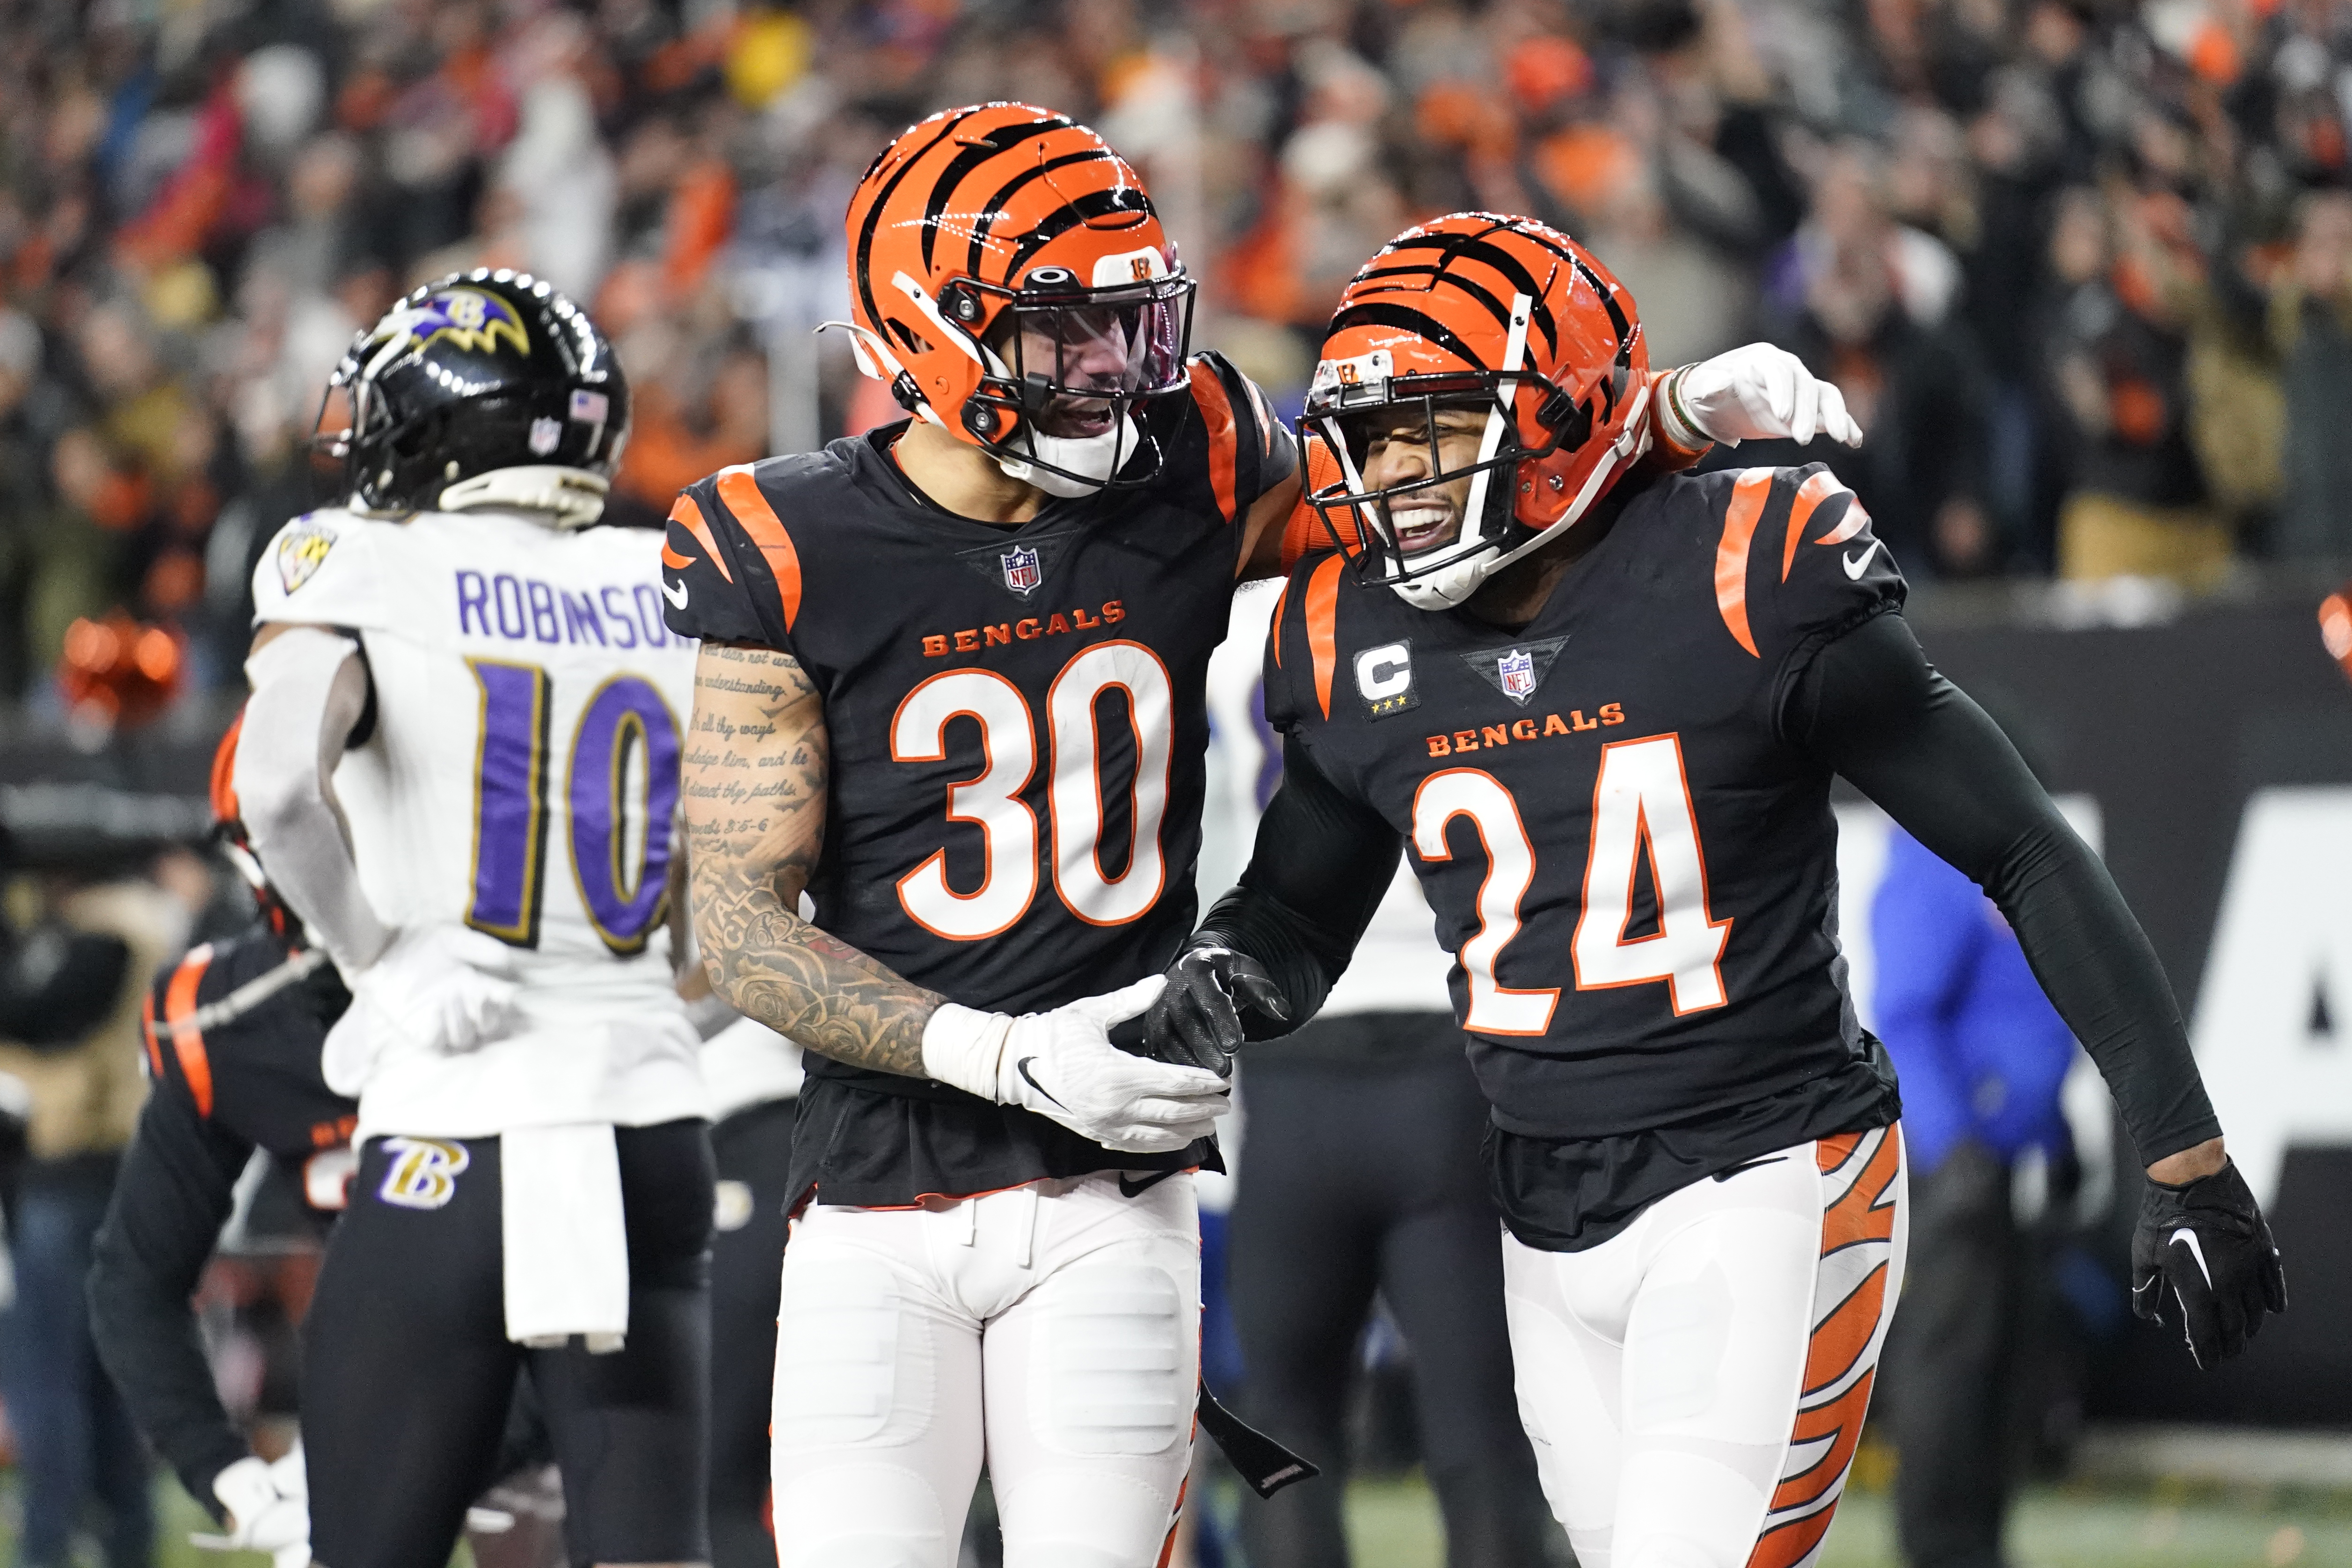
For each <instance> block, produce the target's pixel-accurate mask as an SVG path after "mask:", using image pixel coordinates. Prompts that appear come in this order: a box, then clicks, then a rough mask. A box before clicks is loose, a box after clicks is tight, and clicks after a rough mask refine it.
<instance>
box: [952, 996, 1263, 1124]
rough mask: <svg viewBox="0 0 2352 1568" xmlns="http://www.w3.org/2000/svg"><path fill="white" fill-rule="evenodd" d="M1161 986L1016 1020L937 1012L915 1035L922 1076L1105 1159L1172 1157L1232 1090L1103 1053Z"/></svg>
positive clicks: (1193, 1071) (1193, 1074)
mask: <svg viewBox="0 0 2352 1568" xmlns="http://www.w3.org/2000/svg"><path fill="white" fill-rule="evenodd" d="M1162 984H1163V982H1162V980H1161V977H1160V976H1159V975H1157V974H1155V975H1152V976H1151V977H1150V979H1147V980H1139V981H1137V982H1136V983H1135V984H1132V985H1129V986H1127V987H1126V988H1124V989H1123V990H1118V991H1113V992H1110V993H1109V994H1106V995H1101V996H1087V997H1082V998H1080V999H1079V1000H1078V1001H1076V1002H1072V1003H1069V1004H1067V1005H1064V1006H1060V1007H1056V1008H1055V1009H1054V1010H1053V1011H1051V1012H1049V1013H1025V1014H1024V1015H1022V1016H1020V1017H1017V1018H1016V1017H1013V1016H1010V1015H1008V1014H1004V1013H982V1012H980V1011H978V1010H976V1009H974V1008H971V1007H960V1006H958V1005H956V1004H954V1003H952V1002H949V1003H944V1004H942V1005H940V1010H939V1011H938V1012H936V1013H934V1014H932V1015H931V1017H930V1021H929V1023H928V1024H926V1025H925V1026H924V1028H923V1070H924V1071H925V1072H927V1073H929V1075H930V1076H931V1077H933V1078H935V1079H939V1080H940V1082H941V1083H947V1084H953V1085H954V1086H955V1087H956V1088H958V1089H963V1090H965V1091H966V1092H968V1093H971V1094H976V1095H979V1096H980V1097H981V1098H982V1099H983V1100H994V1101H996V1102H997V1103H998V1104H1000V1105H1017V1106H1020V1107H1022V1108H1023V1109H1024V1110H1034V1111H1035V1112H1037V1113H1038V1114H1039V1115H1040V1116H1045V1117H1049V1118H1051V1119H1052V1120H1054V1121H1058V1122H1060V1123H1061V1124H1062V1125H1063V1126H1065V1127H1066V1128H1068V1129H1069V1130H1070V1131H1073V1132H1075V1133H1076V1134H1077V1135H1078V1136H1079V1137H1081V1138H1085V1139H1088V1140H1090V1141H1092V1142H1097V1143H1100V1144H1101V1145H1103V1146H1104V1147H1105V1148H1107V1149H1116V1150H1118V1151H1119V1152H1122V1153H1128V1154H1165V1153H1169V1152H1173V1151H1175V1150H1178V1149H1181V1148H1182V1147H1184V1145H1185V1144H1187V1143H1190V1142H1192V1141H1193V1140H1194V1139H1196V1138H1204V1137H1206V1136H1208V1134H1209V1133H1210V1132H1212V1131H1214V1130H1215V1127H1216V1121H1217V1118H1218V1117H1220V1116H1223V1114H1224V1113H1225V1112H1226V1111H1227V1110H1230V1109H1232V1104H1233V1101H1232V1095H1231V1089H1232V1086H1231V1085H1229V1084H1228V1083H1226V1082H1225V1080H1224V1079H1221V1078H1219V1077H1218V1076H1217V1075H1216V1074H1215V1073H1213V1072H1208V1071H1204V1070H1203V1069H1202V1068H1194V1067H1178V1066H1173V1065H1171V1064H1170V1063H1167V1062H1160V1061H1153V1060H1151V1059H1150V1058H1148V1057H1139V1056H1133V1055H1130V1054H1129V1053H1128V1052H1126V1051H1123V1050H1120V1049H1119V1048H1118V1047H1117V1046H1114V1045H1112V1044H1111V1043H1110V1029H1111V1026H1112V1025H1114V1024H1122V1023H1125V1022H1126V1021H1127V1020H1128V1019H1129V1018H1136V1017H1140V1016H1142V1015H1143V1013H1144V1011H1145V1010H1146V1009H1147V1008H1149V1007H1150V1005H1151V1004H1152V1002H1153V1001H1154V1000H1155V999H1156V998H1157V997H1158V996H1159V995H1160V989H1161V987H1162Z"/></svg>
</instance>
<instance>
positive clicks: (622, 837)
mask: <svg viewBox="0 0 2352 1568" xmlns="http://www.w3.org/2000/svg"><path fill="white" fill-rule="evenodd" d="M466 663H467V666H468V667H469V668H471V669H472V670H473V672H474V680H475V683H476V684H477V685H478V686H479V687H480V688H481V697H482V713H481V723H482V731H481V734H482V738H481V752H480V759H479V761H478V763H477V765H476V767H475V769H474V777H475V784H474V893H473V899H472V901H471V902H470V903H469V904H468V905H467V910H466V923H467V925H469V926H472V927H473V928H474V929H475V930H476V931H488V932H489V933H490V934H491V935H492V936H494V937H497V938H498V939H499V940H500V941H501V942H513V943H514V944H515V945H516V946H518V947H537V946H538V945H539V912H540V890H541V887H542V886H543V885H544V884H545V882H546V880H547V790H548V776H547V775H548V764H549V763H550V762H551V760H552V759H551V757H550V755H549V751H550V748H549V746H548V735H547V721H548V710H549V708H550V706H551V703H550V691H549V681H548V678H547V671H545V670H543V669H541V668H539V667H538V666H537V665H532V664H500V663H499V662H497V661H496V660H493V659H487V658H469V659H467V661H466ZM677 756H678V740H677V719H676V718H675V717H674V716H672V714H671V713H670V710H669V704H668V703H667V702H665V701H663V700H662V695H661V693H660V692H658V691H656V690H655V689H654V687H653V684H652V683H651V682H650V681H647V680H646V679H644V678H643V677H642V676H635V675H616V676H614V677H613V678H612V679H610V680H607V681H605V682H604V684H603V685H602V686H599V687H598V688H597V689H595V691H594V693H593V694H592V695H591V696H590V697H589V699H588V701H587V704H586V705H585V706H584V707H583V708H582V709H581V710H580V722H579V725H578V727H577V728H576V729H574V730H573V731H572V745H571V748H570V754H569V757H568V759H567V763H568V765H567V767H566V770H565V774H564V780H565V782H564V789H563V802H564V805H565V808H566V812H565V815H566V816H568V817H569V818H570V820H571V824H572V831H571V833H570V834H569V835H568V837H570V839H571V842H572V879H573V882H574V884H575V885H576V886H577V887H578V888H579V889H580V902H581V906H582V908H583V910H585V911H586V912H587V916H588V923H589V924H590V925H592V926H593V927H594V928H595V931H596V934H597V936H598V937H600V938H602V939H603V941H604V945H605V946H606V947H608V948H610V949H612V950H613V951H614V952H616V953H623V954H626V953H633V952H644V951H645V945H646V936H647V935H648V934H649V933H650V932H651V931H652V930H653V928H654V925H655V922H656V921H658V920H660V918H661V915H662V910H663V904H664V900H666V899H667V895H668V892H669V855H670V823H671V821H672V819H673V818H674V817H675V816H677V791H678V773H677ZM633 829H634V831H633ZM633 841H634V842H633Z"/></svg>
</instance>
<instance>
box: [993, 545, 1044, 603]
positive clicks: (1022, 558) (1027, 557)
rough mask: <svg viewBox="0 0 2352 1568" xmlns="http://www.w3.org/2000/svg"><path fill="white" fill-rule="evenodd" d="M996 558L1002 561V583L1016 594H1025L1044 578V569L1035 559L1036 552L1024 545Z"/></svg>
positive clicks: (1031, 590) (1030, 591)
mask: <svg viewBox="0 0 2352 1568" xmlns="http://www.w3.org/2000/svg"><path fill="white" fill-rule="evenodd" d="M997 559H999V560H1000V561H1003V563H1004V585H1005V586H1006V587H1008V588H1010V589H1012V590H1013V592H1014V593H1016V594H1020V595H1028V594H1030V593H1032V592H1034V590H1035V589H1036V586H1037V584H1040V583H1042V582H1044V581H1045V569H1044V568H1043V567H1042V566H1041V565H1039V563H1038V561H1037V552H1035V551H1034V550H1032V549H1029V548H1028V547H1027V546H1025V545H1024V546H1023V547H1022V548H1020V549H1018V550H1008V551H1006V552H1004V553H1003V555H1001V556H999V557H998V558H997Z"/></svg>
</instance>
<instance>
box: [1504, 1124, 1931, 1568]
mask: <svg viewBox="0 0 2352 1568" xmlns="http://www.w3.org/2000/svg"><path fill="white" fill-rule="evenodd" d="M1903 1192H1904V1185H1903V1146H1902V1140H1901V1137H1900V1135H1899V1134H1898V1133H1897V1132H1896V1131H1895V1129H1893V1128H1886V1129H1882V1130H1874V1131H1867V1132H1861V1133H1853V1134H1847V1135H1842V1136H1838V1137H1832V1138H1827V1139H1822V1140H1819V1141H1817V1142H1801V1143H1797V1144H1794V1145H1791V1146H1790V1147H1788V1148H1785V1149H1782V1150H1780V1151H1778V1152H1771V1153H1767V1154H1763V1155H1759V1156H1758V1157H1755V1158H1752V1159H1748V1160H1744V1161H1741V1162H1739V1163H1737V1164H1735V1165H1733V1166H1730V1167H1728V1168H1727V1169H1725V1170H1723V1171H1721V1172H1720V1173H1716V1174H1711V1175H1707V1176H1703V1177H1701V1178H1700V1179H1698V1180H1696V1181H1695V1182H1691V1183H1689V1184H1686V1185H1685V1186H1682V1187H1680V1188H1677V1189H1676V1190H1675V1191H1674V1192H1672V1193H1669V1194H1667V1195H1666V1196H1664V1197H1663V1198H1660V1199H1659V1200H1657V1201H1656V1202H1655V1203H1654V1204H1651V1205H1649V1206H1648V1207H1647V1208H1645V1209H1643V1211H1642V1212H1641V1213H1640V1214H1639V1215H1636V1216H1635V1217H1634V1218H1633V1221H1632V1222H1631V1223H1630V1224H1629V1225H1627V1226H1625V1227H1624V1228H1623V1229H1622V1230H1621V1231H1619V1232H1617V1233H1616V1234H1615V1235H1613V1236H1612V1237H1609V1238H1608V1239H1606V1240H1604V1241H1601V1242H1598V1243H1596V1244H1594V1245H1593V1246H1591V1247H1587V1248H1585V1249H1583V1250H1580V1251H1576V1252H1549V1251H1542V1250H1538V1249H1536V1248H1533V1247H1528V1246H1527V1245H1526V1244H1524V1243H1522V1242H1520V1241H1518V1240H1517V1238H1516V1237H1506V1238H1505V1241H1504V1243H1503V1272H1504V1290H1505V1303H1504V1304H1505V1310H1506V1311H1507V1315H1508V1318H1509V1322H1510V1331H1511V1352H1512V1357H1513V1361H1514V1363H1515V1364H1516V1372H1517V1384H1518V1394H1519V1409H1520V1415H1521V1417H1522V1419H1523V1420H1524V1422H1525V1424H1526V1426H1527V1429H1528V1436H1529V1437H1530V1439H1531V1440H1532V1441H1533V1443H1534V1446H1535V1451H1536V1463H1537V1468H1538V1472H1539V1473H1540V1474H1541V1476H1542V1478H1543V1484H1544V1492H1545V1496H1546V1497H1547V1499H1548V1500H1549V1502H1550V1504H1551V1508H1552V1513H1553V1517H1555V1518H1556V1519H1558V1520H1559V1522H1560V1524H1561V1525H1562V1526H1563V1527H1564V1528H1565V1529H1566V1530H1567V1531H1568V1534H1569V1539H1570V1542H1571V1543H1572V1544H1573V1545H1574V1546H1575V1548H1576V1552H1577V1557H1578V1560H1579V1561H1580V1562H1581V1563H1584V1564H1585V1568H1811V1565H1812V1564H1813V1563H1816V1562H1817V1561H1818V1559H1819V1556H1820V1551H1821V1546H1822V1541H1823V1539H1824V1538H1825V1537H1826V1536H1827V1534H1828V1533H1829V1528H1830V1521H1831V1519H1832V1515H1833V1513H1834V1511H1835V1510H1836V1507H1837V1501H1838V1499H1839V1497H1840V1496H1841V1495H1842V1492H1843V1487H1844V1483H1845V1475H1846V1468H1847V1467H1848V1465H1849V1464H1851V1463H1852V1461H1853V1453H1854V1448H1855V1446H1856V1445H1857V1443H1858V1442H1859V1440H1860V1438H1861V1435H1862V1424H1863V1417H1864V1414H1865V1413H1866V1411H1867V1409H1868V1406H1869V1403H1870V1390H1871V1384H1872V1374H1873V1372H1874V1368H1875V1367H1876V1365H1877V1362H1878V1353H1879V1349H1880V1346H1881V1345H1882V1344H1883V1343H1884V1342H1885V1329H1886V1321H1887V1319H1888V1317H1889V1316H1890V1314H1891V1313H1892V1312H1893V1310H1894V1305H1895V1292H1896V1290H1897V1289H1899V1287H1900V1285H1901V1280H1902V1260H1903V1247H1904V1242H1905V1239H1906V1226H1905V1216H1904V1207H1903Z"/></svg>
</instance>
